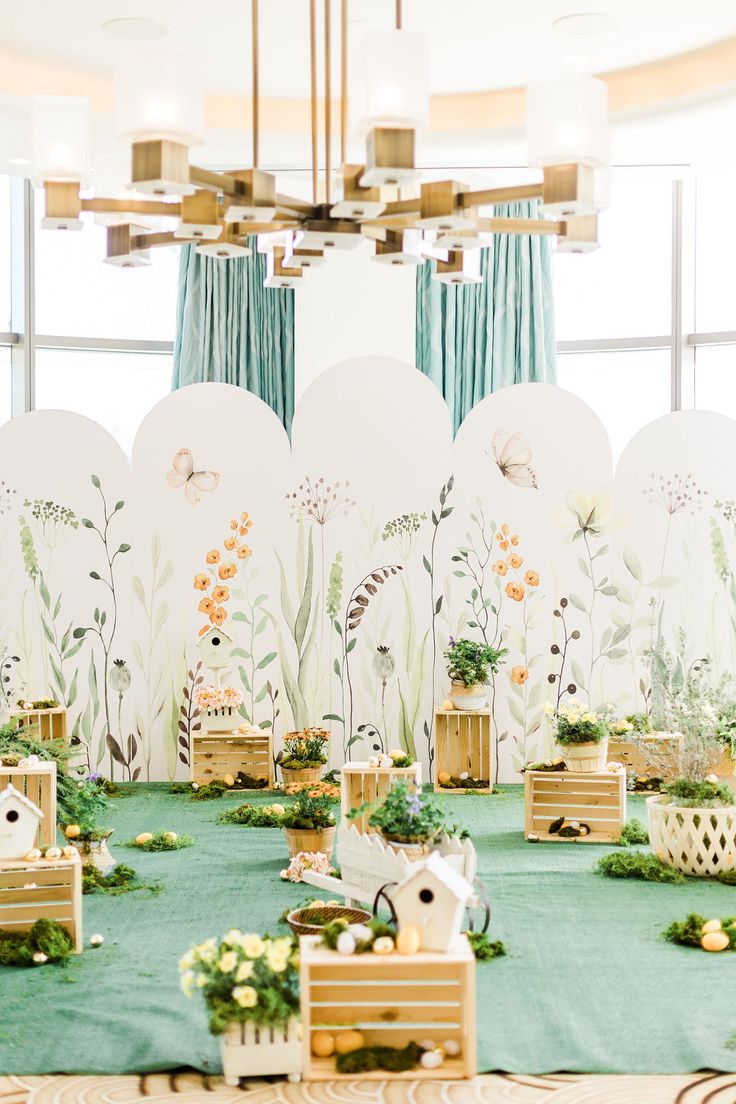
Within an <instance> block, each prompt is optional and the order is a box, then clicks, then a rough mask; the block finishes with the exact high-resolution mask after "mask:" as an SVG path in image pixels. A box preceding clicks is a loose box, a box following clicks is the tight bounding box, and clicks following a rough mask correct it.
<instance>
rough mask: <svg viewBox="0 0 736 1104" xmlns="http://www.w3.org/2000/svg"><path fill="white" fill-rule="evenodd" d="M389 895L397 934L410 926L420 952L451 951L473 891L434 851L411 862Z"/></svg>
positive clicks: (461, 926) (460, 929) (460, 875)
mask: <svg viewBox="0 0 736 1104" xmlns="http://www.w3.org/2000/svg"><path fill="white" fill-rule="evenodd" d="M390 892H391V903H392V905H393V906H394V910H395V912H396V920H397V925H398V929H399V931H401V929H402V928H405V927H408V926H409V925H411V926H412V927H415V928H417V929H418V930H419V933H420V939H421V942H420V950H422V951H439V952H442V951H449V950H451V949H452V947H453V945H454V944H456V943H457V939H458V936H459V935H460V932H461V931H462V928H463V917H464V913H465V908H466V906H467V905H468V904H470V902H471V901H472V900H473V898H474V891H473V887H472V886H471V884H470V882H468V881H467V880H466V879H465V878H463V876H462V874H459V873H458V871H457V870H455V869H454V867H452V866H451V865H450V863H448V862H447V860H446V859H443V858H442V856H441V855H439V854H437V853H436V852H435V853H433V854H431V855H429V856H428V858H426V859H423V860H422V861H421V862H417V863H412V865H411V870H410V872H409V873H408V874H407V876H406V877H405V878H404V880H403V882H401V883H400V884H399V885H398V886H397V887H396V889H392V890H391V891H390Z"/></svg>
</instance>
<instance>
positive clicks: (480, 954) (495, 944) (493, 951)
mask: <svg viewBox="0 0 736 1104" xmlns="http://www.w3.org/2000/svg"><path fill="white" fill-rule="evenodd" d="M465 934H466V935H467V937H468V942H469V943H470V948H471V950H472V952H473V954H474V955H475V957H476V959H477V960H478V962H490V960H491V959H492V958H500V957H501V955H505V954H506V948H505V947H504V945H503V943H502V942H501V940H500V939H489V938H488V936H487V935H486V933H485V932H479V931H466V932H465Z"/></svg>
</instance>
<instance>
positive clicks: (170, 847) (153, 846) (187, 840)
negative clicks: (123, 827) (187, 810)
mask: <svg viewBox="0 0 736 1104" xmlns="http://www.w3.org/2000/svg"><path fill="white" fill-rule="evenodd" d="M194 842H195V841H194V838H193V837H192V836H187V835H182V836H177V837H176V839H169V833H168V832H165V831H164V830H163V829H162V828H158V829H157V830H156V831H155V832H154V833H153V839H150V840H146V842H145V843H136V841H135V839H129V840H128V842H127V843H124V844H123V847H136V848H137V849H138V850H139V851H180V850H181V849H182V848H183V847H191V846H192V844H193V843H194Z"/></svg>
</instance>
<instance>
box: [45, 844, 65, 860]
mask: <svg viewBox="0 0 736 1104" xmlns="http://www.w3.org/2000/svg"><path fill="white" fill-rule="evenodd" d="M43 857H44V858H45V859H60V858H61V848H60V847H47V848H46V851H45V852H44V856H43Z"/></svg>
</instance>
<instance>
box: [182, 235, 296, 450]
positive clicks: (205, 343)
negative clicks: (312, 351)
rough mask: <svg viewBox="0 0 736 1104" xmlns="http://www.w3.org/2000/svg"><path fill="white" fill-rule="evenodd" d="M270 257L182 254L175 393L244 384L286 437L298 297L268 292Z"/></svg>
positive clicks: (191, 248)
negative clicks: (204, 384) (208, 385)
mask: <svg viewBox="0 0 736 1104" xmlns="http://www.w3.org/2000/svg"><path fill="white" fill-rule="evenodd" d="M265 269H266V258H265V254H262V253H256V251H255V249H254V250H253V255H252V256H250V257H235V258H233V259H232V260H229V261H218V260H217V259H216V258H215V257H206V256H202V254H201V253H197V250H196V247H195V246H193V245H187V246H184V248H183V249H182V256H181V262H180V267H179V299H178V302H177V309H176V315H177V317H176V339H175V341H174V376H173V380H172V390H176V389H177V388H178V387H185V386H186V385H187V384H189V383H202V382H205V381H208V380H211V381H214V382H216V383H234V384H235V385H236V386H237V387H245V388H246V389H247V390H248V391H252V392H253V394H254V395H258V397H259V398H261V399H263V401H264V402H266V403H268V405H269V406H270V407H271V409H272V410H273V411H275V413H276V414H278V416H279V418H280V419H281V421H282V422H283V424H284V426H285V428H286V430H287V432H288V431H289V430H290V428H291V419H292V417H293V414H294V292H293V291H288V290H281V289H279V290H276V289H275V288H264V286H263V281H264V279H265V276H266V271H265Z"/></svg>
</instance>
